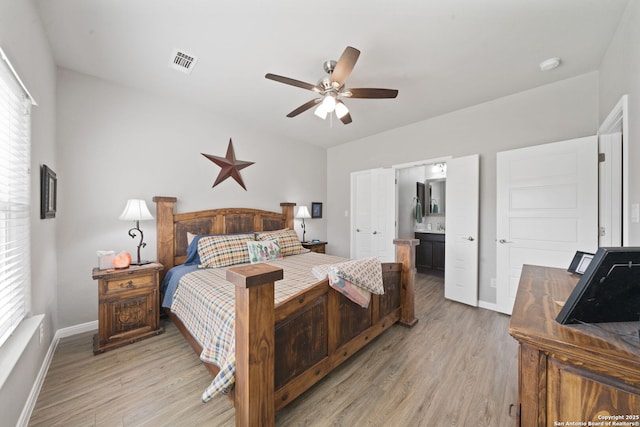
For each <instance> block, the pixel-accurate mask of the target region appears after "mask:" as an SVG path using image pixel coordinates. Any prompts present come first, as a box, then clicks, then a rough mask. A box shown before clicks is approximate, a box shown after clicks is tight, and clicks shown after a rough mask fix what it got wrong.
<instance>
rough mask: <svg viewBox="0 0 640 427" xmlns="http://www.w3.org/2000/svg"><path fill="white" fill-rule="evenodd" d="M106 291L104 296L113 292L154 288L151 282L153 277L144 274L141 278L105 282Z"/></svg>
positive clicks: (125, 278) (133, 277)
mask: <svg viewBox="0 0 640 427" xmlns="http://www.w3.org/2000/svg"><path fill="white" fill-rule="evenodd" d="M105 282H106V289H105V290H104V293H105V294H112V293H114V292H124V291H131V290H133V289H139V288H144V287H152V286H155V283H154V282H153V275H150V274H144V275H141V276H132V277H123V278H120V279H116V280H105Z"/></svg>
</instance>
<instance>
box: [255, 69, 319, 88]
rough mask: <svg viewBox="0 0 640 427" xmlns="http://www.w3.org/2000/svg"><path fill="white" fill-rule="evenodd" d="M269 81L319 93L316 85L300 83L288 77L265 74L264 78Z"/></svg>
mask: <svg viewBox="0 0 640 427" xmlns="http://www.w3.org/2000/svg"><path fill="white" fill-rule="evenodd" d="M264 77H265V78H267V79H269V80H274V81H276V82H280V83H284V84H286V85H291V86H296V87H301V88H302V89H307V90H313V91H316V92H320V90H319V89H318V88H317V87H316V85H312V84H311V83H307V82H302V81H300V80H296V79H291V78H289V77H284V76H279V75H277V74H271V73H267V74H265V76H264Z"/></svg>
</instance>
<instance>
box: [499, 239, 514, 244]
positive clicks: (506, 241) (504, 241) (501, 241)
mask: <svg viewBox="0 0 640 427" xmlns="http://www.w3.org/2000/svg"><path fill="white" fill-rule="evenodd" d="M498 242H499V243H502V244H503V245H504V244H505V243H513V242H510V241H508V240H505V239H500V240H498Z"/></svg>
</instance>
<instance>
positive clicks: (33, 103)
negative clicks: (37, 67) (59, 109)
mask: <svg viewBox="0 0 640 427" xmlns="http://www.w3.org/2000/svg"><path fill="white" fill-rule="evenodd" d="M0 58H2V60H3V61H4V62H5V63H6V64H7V66H8V67H9V69H10V70H11V73H12V74H13V77H15V79H16V81H17V82H18V84H19V85H20V87H22V90H24V93H26V94H27V96H28V97H29V99H30V100H31V105H35V106H38V103H37V102H36V99H35V98H34V97H33V96H32V95H31V92H29V90H28V89H27V87H26V86H25V85H24V83H22V80H21V79H20V76H18V73H17V72H16V69H15V68H13V65H11V61H9V58H8V57H7V55H6V54H5V53H4V50H2V48H1V47H0Z"/></svg>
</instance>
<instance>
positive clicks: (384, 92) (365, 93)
mask: <svg viewBox="0 0 640 427" xmlns="http://www.w3.org/2000/svg"><path fill="white" fill-rule="evenodd" d="M342 95H343V96H345V97H347V98H395V97H396V96H398V91H397V90H396V89H374V88H359V89H347V90H345V91H344V92H342Z"/></svg>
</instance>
